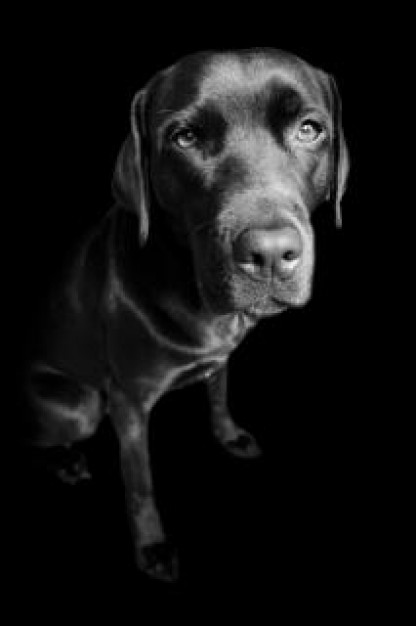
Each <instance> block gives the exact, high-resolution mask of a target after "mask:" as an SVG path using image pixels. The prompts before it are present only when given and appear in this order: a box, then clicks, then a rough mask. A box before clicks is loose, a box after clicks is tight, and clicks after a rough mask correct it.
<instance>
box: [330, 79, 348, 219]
mask: <svg viewBox="0 0 416 626" xmlns="http://www.w3.org/2000/svg"><path fill="white" fill-rule="evenodd" d="M328 79H329V87H330V93H331V109H332V120H333V129H334V130H333V138H332V175H331V187H330V192H329V200H330V202H331V204H333V206H334V208H335V218H336V225H337V226H338V228H341V226H342V215H341V200H342V196H343V195H344V191H345V188H346V185H347V178H348V172H349V168H350V160H349V155H348V149H347V145H346V143H345V137H344V131H343V127H342V115H341V98H340V95H339V92H338V88H337V85H336V82H335V80H334V78H333V77H332V76H330V75H329V76H328Z"/></svg>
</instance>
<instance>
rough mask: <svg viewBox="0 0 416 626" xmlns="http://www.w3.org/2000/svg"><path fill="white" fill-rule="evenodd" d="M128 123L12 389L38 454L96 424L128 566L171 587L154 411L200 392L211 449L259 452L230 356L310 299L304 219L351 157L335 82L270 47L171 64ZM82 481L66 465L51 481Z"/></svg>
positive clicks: (81, 471) (172, 560)
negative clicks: (112, 468)
mask: <svg viewBox="0 0 416 626" xmlns="http://www.w3.org/2000/svg"><path fill="white" fill-rule="evenodd" d="M130 124H131V126H130V133H129V135H128V137H127V139H126V140H125V142H124V144H123V146H122V148H121V151H120V154H119V156H118V159H117V163H116V167H115V173H114V179H113V193H114V196H115V199H116V204H115V206H114V207H113V208H112V209H111V210H110V211H109V212H108V213H107V214H106V216H105V217H104V219H103V220H102V221H101V223H100V224H99V225H98V227H97V228H96V229H95V230H94V231H93V232H92V233H90V234H89V235H88V237H87V238H86V240H85V241H84V242H83V243H82V245H81V246H80V251H79V253H78V254H77V255H76V258H75V260H74V262H73V263H72V264H71V265H70V267H69V269H68V270H67V271H66V273H65V276H64V279H63V280H62V283H61V287H60V288H59V289H58V290H57V292H56V293H55V294H54V297H53V298H52V302H51V306H50V310H49V313H48V318H47V320H48V321H47V324H46V325H45V332H44V333H43V335H42V341H41V345H42V349H41V350H40V351H39V353H38V354H36V356H35V358H34V359H33V361H32V362H31V365H30V367H29V369H28V380H27V390H28V396H29V397H30V402H31V406H32V410H33V415H34V423H35V424H36V434H35V437H34V440H35V443H37V444H38V445H40V446H45V447H51V446H61V447H63V448H64V449H68V450H70V449H71V445H72V444H73V443H74V442H77V441H79V440H81V439H85V438H87V437H90V436H91V435H93V434H94V432H95V431H96V428H97V426H98V424H99V422H100V420H101V419H102V417H103V415H107V414H108V415H109V416H110V418H111V421H112V424H113V426H114V429H115V431H116V433H117V435H118V439H119V444H120V458H121V466H122V475H123V479H124V483H125V490H126V502H127V509H128V516H129V520H130V522H131V526H132V534H133V540H134V546H135V557H136V561H137V564H138V567H139V568H140V569H141V570H142V571H144V572H146V573H147V574H149V575H150V576H152V577H155V578H158V579H161V580H172V579H175V578H176V577H177V573H178V566H177V557H176V554H175V552H174V551H173V550H172V549H171V548H170V547H169V546H168V543H167V541H166V540H165V535H164V532H163V528H162V524H161V521H160V517H159V513H158V511H157V508H156V506H155V501H154V493H153V486H152V473H151V463H150V459H149V451H148V423H149V415H150V413H151V410H152V407H153V406H154V405H155V403H156V402H157V401H158V399H159V398H160V397H161V396H162V395H163V394H165V393H166V392H168V391H169V390H171V389H175V388H178V387H181V386H184V385H188V384H190V383H194V382H196V381H199V380H204V381H206V386H207V390H208V395H209V399H210V406H211V418H212V427H213V432H214V434H215V436H216V438H217V439H218V441H219V442H220V443H221V444H222V445H223V446H224V447H225V448H226V449H227V450H229V451H230V452H231V453H233V454H235V455H238V456H240V457H246V458H250V457H255V456H257V455H258V454H259V448H258V446H257V443H256V441H255V439H254V437H253V436H252V435H251V434H250V433H248V432H247V431H245V430H244V429H243V428H241V427H240V426H238V425H237V424H236V423H235V422H234V421H233V419H232V418H231V416H230V414H229V411H228V407H227V397H226V396H227V360H228V358H229V356H230V354H231V352H232V351H233V350H234V349H235V347H236V346H237V345H238V344H239V343H240V342H241V341H242V339H243V338H244V336H245V335H246V333H247V332H248V331H249V330H250V329H251V328H253V326H254V325H255V324H256V323H257V322H258V321H259V320H261V319H262V318H264V317H268V316H272V315H277V314H279V313H281V312H282V311H284V310H285V309H287V308H288V307H299V306H302V305H304V304H305V303H306V302H307V301H308V299H309V297H310V294H311V283H312V276H313V267H314V235H313V229H312V225H311V215H312V214H313V212H314V210H315V209H316V208H317V207H318V206H320V205H325V204H326V205H330V206H332V207H333V209H334V212H335V218H336V222H337V224H338V225H339V226H340V225H341V199H342V196H343V194H344V190H345V187H346V181H347V175H348V170H349V158H348V151H347V147H346V143H345V139H344V134H343V129H342V122H341V101H340V97H339V94H338V91H337V87H336V84H335V81H334V79H333V78H332V77H331V76H330V75H328V74H326V73H325V72H323V71H321V70H319V69H316V68H314V67H312V66H311V65H309V64H308V63H306V62H305V61H303V60H301V59H300V58H298V57H297V56H295V55H293V54H290V53H286V52H283V51H280V50H275V49H270V48H256V49H249V50H236V51H217V52H201V53H196V54H193V55H190V56H187V57H185V58H183V59H181V60H180V61H179V62H178V63H176V64H175V65H173V66H171V67H169V68H167V69H165V70H163V71H160V72H159V73H157V74H156V75H155V76H154V77H153V78H151V80H150V81H149V82H148V84H147V85H146V86H145V87H144V88H142V89H140V90H139V91H138V92H137V93H136V95H135V96H134V98H133V101H132V104H131V110H130ZM71 472H72V474H71ZM86 475H87V470H86V468H85V467H84V466H83V465H82V463H80V462H79V461H77V463H74V465H73V466H72V467H70V468H69V470H68V468H67V471H64V470H62V477H63V478H65V477H66V478H67V479H68V480H76V479H79V478H82V477H83V476H86Z"/></svg>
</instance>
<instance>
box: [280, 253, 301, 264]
mask: <svg viewBox="0 0 416 626" xmlns="http://www.w3.org/2000/svg"><path fill="white" fill-rule="evenodd" d="M298 258H299V252H298V251H297V250H286V252H284V253H283V254H282V260H283V261H288V262H290V261H296V260H297V259H298Z"/></svg>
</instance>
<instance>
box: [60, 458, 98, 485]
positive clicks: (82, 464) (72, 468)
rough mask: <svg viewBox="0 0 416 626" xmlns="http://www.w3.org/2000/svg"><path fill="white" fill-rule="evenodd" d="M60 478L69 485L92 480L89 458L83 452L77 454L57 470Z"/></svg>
mask: <svg viewBox="0 0 416 626" xmlns="http://www.w3.org/2000/svg"><path fill="white" fill-rule="evenodd" d="M56 475H57V476H58V478H59V479H60V480H61V481H62V482H64V483H67V484H69V485H76V484H77V483H79V482H82V481H84V480H90V479H91V474H90V472H89V469H88V465H87V460H86V458H85V456H84V455H83V454H79V455H77V457H76V458H74V459H71V461H70V462H67V463H66V464H65V465H63V466H62V467H60V468H58V469H57V471H56Z"/></svg>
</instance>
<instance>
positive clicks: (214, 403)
mask: <svg viewBox="0 0 416 626" xmlns="http://www.w3.org/2000/svg"><path fill="white" fill-rule="evenodd" d="M207 388H208V397H209V400H210V405H211V423H212V428H213V432H214V435H215V437H216V438H217V439H218V441H219V442H220V443H221V445H223V446H224V448H226V449H227V450H228V451H229V452H231V453H232V454H234V455H235V456H240V457H245V458H253V457H257V456H259V455H260V454H261V450H260V448H259V446H258V445H257V442H256V440H255V439H254V437H253V435H251V434H250V433H249V432H247V431H246V430H245V429H244V428H241V426H238V425H237V424H236V423H235V422H234V420H233V419H232V417H231V415H230V413H229V410H228V406H227V365H224V366H222V367H221V368H219V369H218V370H216V371H215V372H214V373H213V374H211V376H209V378H208V379H207Z"/></svg>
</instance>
